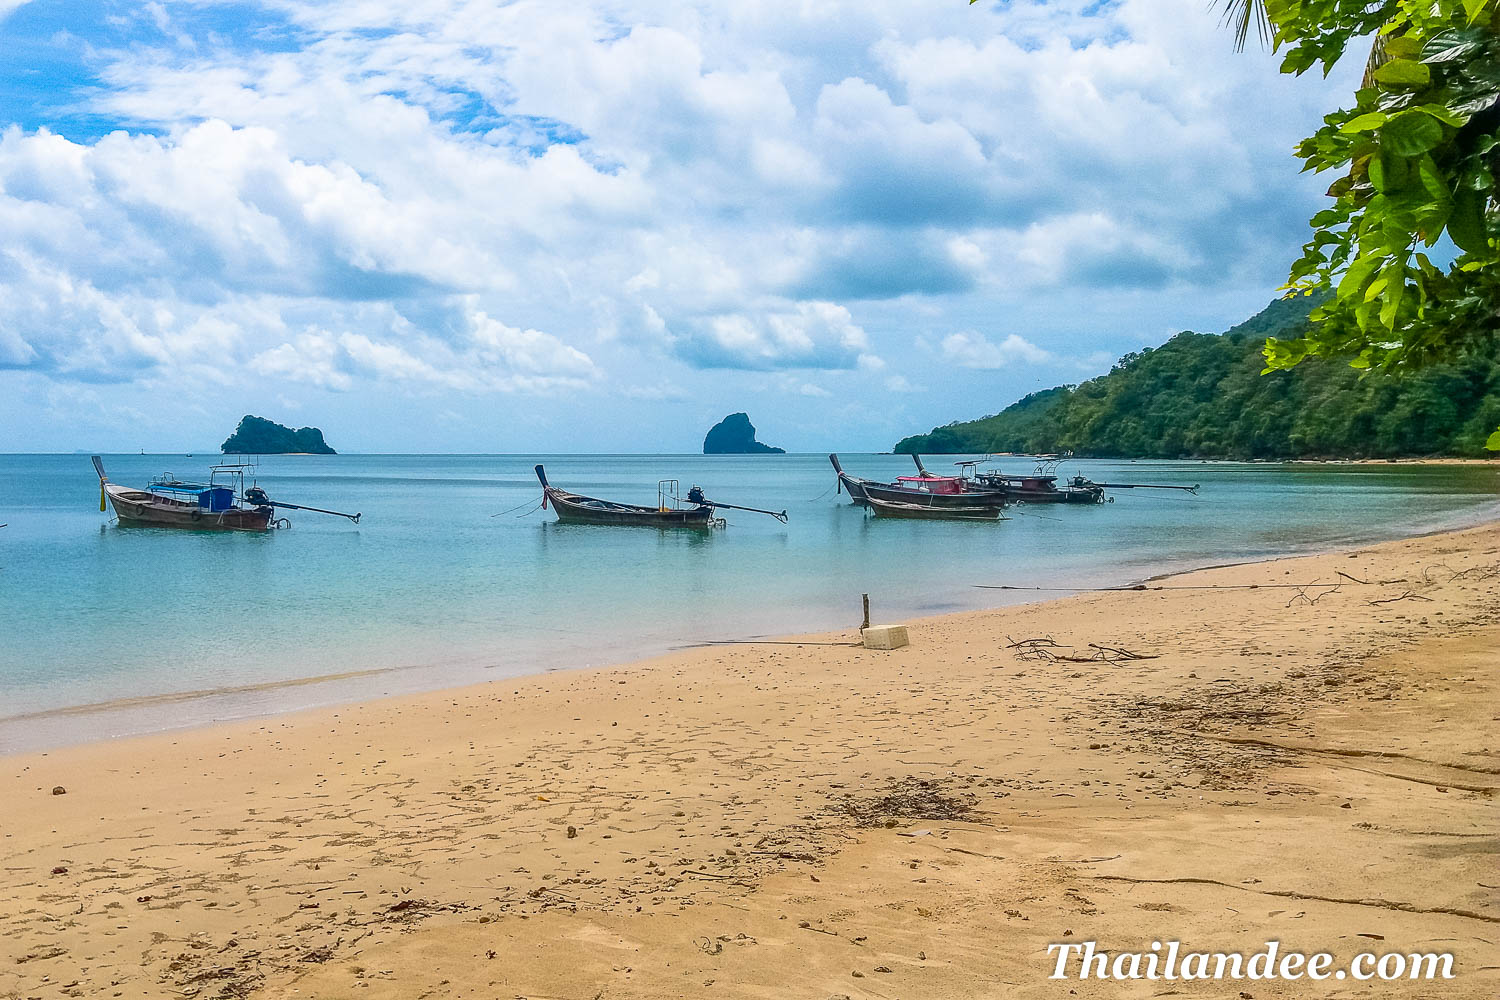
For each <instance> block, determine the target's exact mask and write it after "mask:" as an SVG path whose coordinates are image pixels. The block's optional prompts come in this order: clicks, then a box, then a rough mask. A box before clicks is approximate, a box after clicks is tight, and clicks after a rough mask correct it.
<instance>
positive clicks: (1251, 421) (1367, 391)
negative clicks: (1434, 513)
mask: <svg viewBox="0 0 1500 1000" xmlns="http://www.w3.org/2000/svg"><path fill="white" fill-rule="evenodd" d="M1317 301H1318V300H1317V299H1314V298H1308V297H1299V298H1294V299H1277V300H1275V301H1273V302H1272V303H1271V304H1270V305H1269V306H1267V307H1266V308H1265V309H1263V310H1261V312H1259V313H1258V314H1256V315H1255V316H1254V317H1252V318H1250V319H1248V320H1246V321H1245V322H1243V323H1241V324H1239V325H1238V326H1236V327H1234V328H1232V329H1230V330H1228V331H1226V332H1225V333H1222V334H1203V333H1193V332H1191V331H1185V332H1183V333H1179V334H1177V335H1176V336H1175V337H1173V338H1172V339H1171V340H1169V341H1167V342H1166V343H1165V344H1163V345H1162V346H1160V347H1157V348H1148V349H1146V350H1143V351H1139V352H1134V353H1131V354H1127V355H1125V356H1124V357H1122V358H1121V359H1120V360H1119V361H1118V362H1116V364H1115V366H1114V368H1113V369H1112V370H1111V371H1110V372H1109V373H1108V374H1106V375H1101V376H1099V377H1098V378H1094V379H1090V380H1088V381H1087V382H1083V383H1081V384H1079V385H1064V386H1058V387H1056V388H1053V389H1044V390H1042V391H1040V392H1034V393H1031V394H1030V395H1027V396H1025V397H1023V398H1022V399H1020V400H1019V401H1017V402H1015V403H1013V404H1011V405H1010V406H1008V407H1006V408H1005V409H1004V410H1002V411H1000V412H999V413H996V414H993V415H991V416H987V417H982V418H980V419H978V420H968V421H961V422H956V423H951V424H948V425H946V426H943V427H936V428H934V429H933V430H932V431H930V432H929V433H927V434H917V435H914V436H912V437H908V438H903V439H902V440H901V441H900V442H898V443H897V444H896V446H895V448H894V449H893V450H894V451H896V452H897V453H912V452H917V453H924V452H932V453H953V454H982V453H988V452H1020V453H1024V454H1037V453H1043V454H1050V453H1055V452H1073V453H1074V454H1076V455H1079V456H1091V457H1100V458H1105V457H1107V458H1220V459H1277V458H1282V459H1286V458H1411V457H1426V456H1465V457H1487V456H1493V454H1494V453H1493V452H1487V451H1485V447H1484V445H1485V439H1486V438H1487V437H1488V436H1489V434H1490V433H1491V432H1492V431H1493V430H1494V429H1495V425H1496V424H1497V423H1500V344H1497V342H1496V341H1495V340H1494V339H1493V338H1490V339H1488V340H1484V341H1480V342H1478V343H1477V344H1476V345H1475V346H1473V347H1470V348H1468V349H1467V350H1466V351H1465V352H1464V353H1462V354H1461V355H1459V356H1458V357H1457V358H1455V359H1454V360H1453V361H1451V362H1447V363H1443V364H1434V365H1431V366H1429V367H1426V368H1424V369H1422V370H1420V371H1418V372H1415V373H1413V374H1411V375H1408V376H1405V377H1392V376H1386V375H1379V374H1372V375H1369V376H1366V377H1362V373H1361V372H1360V371H1359V370H1357V369H1354V368H1351V367H1349V365H1348V364H1347V363H1346V362H1345V361H1342V360H1327V359H1321V358H1312V359H1308V360H1307V361H1304V362H1303V363H1302V364H1301V365H1300V366H1299V367H1298V368H1297V370H1296V371H1295V372H1289V371H1277V372H1271V373H1269V374H1266V375H1262V374H1261V371H1262V369H1263V368H1264V367H1265V358H1264V357H1263V356H1262V353H1261V352H1262V348H1263V347H1264V345H1265V342H1266V338H1267V337H1281V338H1289V337H1295V336H1297V335H1299V334H1300V333H1301V332H1302V331H1303V330H1304V329H1306V327H1307V315H1308V313H1309V312H1310V311H1311V309H1312V308H1313V306H1315V305H1316V304H1317Z"/></svg>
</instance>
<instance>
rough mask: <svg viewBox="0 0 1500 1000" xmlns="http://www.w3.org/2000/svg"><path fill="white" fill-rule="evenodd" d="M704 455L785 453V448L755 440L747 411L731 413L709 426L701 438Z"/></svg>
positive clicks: (753, 426) (753, 427)
mask: <svg viewBox="0 0 1500 1000" xmlns="http://www.w3.org/2000/svg"><path fill="white" fill-rule="evenodd" d="M703 454H705V455H785V454H786V449H784V448H772V447H771V446H770V445H768V444H761V443H760V442H759V441H757V440H755V425H754V424H752V423H751V422H750V415H749V414H747V413H731V414H730V415H729V416H727V417H725V418H724V419H723V420H720V421H719V422H718V423H716V424H714V425H713V427H711V428H709V431H708V436H707V437H705V438H704V439H703Z"/></svg>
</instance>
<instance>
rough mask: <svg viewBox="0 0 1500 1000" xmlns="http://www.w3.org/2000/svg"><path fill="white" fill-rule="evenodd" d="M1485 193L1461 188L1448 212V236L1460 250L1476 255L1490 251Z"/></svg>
mask: <svg viewBox="0 0 1500 1000" xmlns="http://www.w3.org/2000/svg"><path fill="white" fill-rule="evenodd" d="M1484 203H1485V195H1484V194H1482V193H1480V192H1478V191H1475V190H1474V189H1473V188H1460V189H1459V190H1458V191H1457V192H1456V193H1455V194H1454V196H1453V209H1452V211H1450V212H1449V213H1448V236H1449V237H1450V238H1451V239H1452V240H1453V242H1454V243H1455V244H1457V245H1458V248H1459V249H1460V250H1463V251H1465V252H1467V253H1472V254H1475V255H1481V256H1482V255H1487V254H1488V253H1489V252H1490V245H1489V240H1488V239H1486V236H1487V233H1486V231H1485V225H1484Z"/></svg>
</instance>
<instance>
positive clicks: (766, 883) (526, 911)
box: [0, 525, 1500, 1000]
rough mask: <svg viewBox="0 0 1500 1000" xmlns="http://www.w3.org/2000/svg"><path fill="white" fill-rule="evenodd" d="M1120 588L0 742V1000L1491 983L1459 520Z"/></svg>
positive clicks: (1491, 790) (1466, 563) (1487, 650)
mask: <svg viewBox="0 0 1500 1000" xmlns="http://www.w3.org/2000/svg"><path fill="white" fill-rule="evenodd" d="M1314 581H1316V582H1318V584H1319V585H1318V586H1311V587H1305V588H1304V587H1300V586H1299V585H1301V584H1308V583H1312V582H1314ZM1361 581H1362V582H1361ZM1251 584H1254V585H1256V586H1255V587H1254V588H1253V589H1252V588H1251V587H1250V585H1251ZM1289 585H1290V586H1289ZM1152 586H1153V587H1156V586H1161V587H1163V588H1164V589H1149V590H1137V591H1125V592H1113V593H1093V594H1083V595H1079V596H1076V597H1071V598H1067V599H1064V600H1058V601H1051V602H1047V603H1039V604H1033V605H1026V606H1021V607H1012V608H1007V609H1002V610H998V611H987V612H977V613H967V614H961V615H953V616H948V617H943V618H936V619H929V620H925V621H920V622H911V623H908V624H909V625H910V627H911V634H912V645H911V646H910V647H908V648H905V649H902V650H898V651H895V652H877V651H870V650H865V649H863V648H860V647H858V646H855V645H851V644H850V643H851V642H852V641H853V640H855V639H856V638H857V636H856V634H855V633H852V632H851V633H845V634H834V635H826V636H817V637H807V639H806V641H804V642H802V643H801V644H760V645H755V644H750V645H735V646H715V647H708V648H699V649H693V650H687V651H683V652H681V653H677V654H674V655H671V656H667V657H661V658H658V659H655V660H651V661H647V662H645V663H640V664H634V665H630V666H626V667H618V668H610V669H604V670H596V671H588V672H576V673H566V674H553V675H548V676H542V677H535V678H527V679H520V680H506V681H497V682H493V683H490V684H486V685H480V686H475V687H470V688H465V689H462V690H458V691H449V692H444V693H441V694H431V695H421V696H413V697H403V698H396V699H387V700H381V701H373V702H368V703H365V704H361V705H355V706H348V707H341V708H337V709H328V710H320V711H316V712H309V713H302V714H298V715H291V716H284V717H277V718H274V719H270V720H262V721H259V722H254V723H236V724H231V725H224V726H218V727H211V728H205V729H202V730H195V731H190V732H182V733H171V734H161V735H157V736H150V737H142V738H138V739H131V740H122V741H118V742H113V743H104V744H92V745H86V746H82V747H76V748H70V749H67V750H63V751H54V752H52V753H48V754H29V755H22V756H13V757H6V758H0V802H3V803H4V807H3V818H0V900H3V901H4V904H5V905H4V907H3V909H0V997H7V998H9V997H18V998H19V997H27V998H30V997H37V998H52V997H59V996H89V997H95V996H98V997H142V996H147V997H183V996H189V997H205V998H210V997H249V996H255V997H268V998H291V997H365V998H371V1000H373V998H386V997H391V998H397V997H399V998H418V997H490V998H493V997H504V998H509V997H533V998H597V997H603V998H611V997H663V996H690V997H704V996H722V997H747V998H748V997H780V996H798V997H838V996H846V997H850V998H859V997H904V998H922V997H934V998H937V997H971V996H972V997H982V996H983V997H988V996H1016V997H1032V996H1037V997H1040V996H1048V997H1051V996H1060V995H1069V993H1070V991H1074V990H1076V994H1077V995H1079V996H1099V995H1110V996H1141V997H1145V996H1152V995H1161V994H1163V993H1166V992H1169V991H1176V992H1177V993H1179V994H1181V995H1192V996H1202V997H1220V996H1222V997H1231V998H1232V997H1243V996H1246V995H1250V996H1253V997H1256V998H1260V997H1268V996H1276V997H1281V996H1284V997H1306V996H1346V995H1356V994H1358V995H1370V994H1372V993H1374V992H1375V991H1378V992H1379V993H1380V994H1382V995H1392V996H1436V995H1441V996H1444V997H1490V996H1494V995H1495V994H1496V992H1497V989H1500V970H1497V966H1500V962H1497V960H1496V958H1495V955H1496V948H1495V942H1496V941H1497V939H1500V891H1497V889H1496V888H1495V887H1496V886H1500V874H1497V869H1500V866H1497V864H1496V861H1497V857H1500V813H1497V809H1496V799H1495V797H1494V796H1495V791H1496V789H1497V788H1500V752H1497V749H1496V747H1495V742H1496V741H1495V736H1496V733H1497V729H1500V727H1497V719H1500V707H1497V706H1500V662H1497V661H1500V656H1497V650H1500V526H1497V525H1489V526H1485V527H1481V528H1477V529H1470V530H1466V531H1461V532H1454V533H1450V534H1443V535H1434V536H1429V537H1425V538H1420V539H1412V540H1407V541H1399V542H1391V543H1385V544H1381V545H1375V546H1370V547H1366V548H1362V549H1359V550H1357V551H1354V552H1351V553H1336V554H1328V555H1321V556H1312V557H1302V558H1294V559H1281V560H1275V561H1270V562H1265V563H1256V564H1249V565H1241V566H1232V567H1225V568H1221V569H1214V570H1205V571H1200V572H1197V573H1192V574H1186V575H1183V576H1177V577H1172V578H1168V579H1165V580H1162V581H1159V583H1154V584H1152ZM1210 586H1212V587H1220V588H1231V587H1232V588H1236V589H1196V588H1201V587H1210ZM1165 588H1181V589H1165ZM1189 588H1193V589H1189ZM54 786H60V787H62V788H64V789H65V794H56V795H55V794H53V789H54ZM1088 940H1093V941H1097V942H1098V945H1099V947H1101V948H1103V949H1106V950H1143V949H1147V948H1149V945H1150V942H1152V941H1153V940H1156V941H1167V940H1180V941H1181V942H1183V947H1184V950H1189V949H1190V950H1195V951H1207V950H1229V951H1243V952H1252V951H1256V950H1259V949H1261V948H1262V946H1263V945H1264V943H1265V942H1266V941H1269V940H1277V941H1279V942H1280V943H1281V948H1282V950H1283V951H1287V950H1299V951H1320V950H1326V951H1330V952H1333V953H1334V954H1335V955H1336V956H1337V957H1338V958H1339V960H1340V961H1346V960H1348V959H1349V958H1352V957H1353V955H1354V954H1356V953H1358V952H1361V951H1375V952H1384V951H1402V952H1412V951H1451V952H1452V953H1453V954H1454V956H1455V970H1456V972H1457V978H1456V979H1454V980H1451V981H1448V982H1441V983H1421V982H1418V983H1407V982H1401V983H1380V984H1377V985H1371V984H1367V983H1355V982H1353V981H1332V980H1330V981H1328V982H1324V983H1310V982H1307V981H1305V980H1304V981H1299V982H1295V983H1285V982H1254V983H1249V982H1229V981H1226V982H1217V983H1216V982H1206V983H1201V982H1200V983H1173V984H1167V983H1161V982H1157V983H1146V982H1136V983H1116V982H1098V981H1095V980H1087V981H1081V982H1058V981H1049V980H1048V978H1047V977H1048V975H1049V974H1050V973H1051V972H1052V968H1053V965H1054V960H1053V959H1052V958H1051V957H1049V956H1048V954H1047V946H1048V945H1049V944H1053V943H1059V942H1082V941H1088Z"/></svg>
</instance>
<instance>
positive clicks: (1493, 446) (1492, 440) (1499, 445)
mask: <svg viewBox="0 0 1500 1000" xmlns="http://www.w3.org/2000/svg"><path fill="white" fill-rule="evenodd" d="M1484 447H1485V449H1486V450H1487V451H1500V430H1496V431H1495V433H1493V434H1491V435H1490V436H1489V437H1488V438H1486V439H1485V442H1484Z"/></svg>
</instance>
